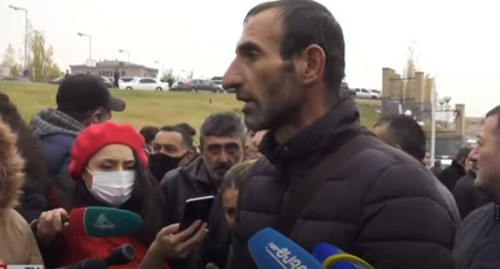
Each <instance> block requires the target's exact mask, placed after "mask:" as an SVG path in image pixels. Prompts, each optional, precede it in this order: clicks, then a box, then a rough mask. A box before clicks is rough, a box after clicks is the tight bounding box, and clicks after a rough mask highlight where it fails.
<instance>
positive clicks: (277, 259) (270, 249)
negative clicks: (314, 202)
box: [248, 228, 323, 269]
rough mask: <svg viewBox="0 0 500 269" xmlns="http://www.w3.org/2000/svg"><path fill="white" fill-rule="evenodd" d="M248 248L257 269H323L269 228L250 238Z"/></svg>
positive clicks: (298, 248)
mask: <svg viewBox="0 0 500 269" xmlns="http://www.w3.org/2000/svg"><path fill="white" fill-rule="evenodd" d="M248 248H249V251H250V254H251V256H252V258H253V260H254V261H255V264H256V265H257V267H258V268H265V269H287V268H290V269H320V268H321V269H322V268H323V266H321V264H320V263H319V262H318V261H317V260H316V259H315V258H314V257H313V256H311V255H310V254H309V253H307V251H305V250H304V249H303V248H301V247H300V246H298V245H297V244H295V243H294V242H292V240H290V239H288V238H286V237H285V236H284V235H282V234H280V233H278V232H277V231H275V230H273V229H271V228H265V229H263V230H261V231H259V232H258V233H256V234H255V235H254V236H252V237H251V238H250V240H249V241H248Z"/></svg>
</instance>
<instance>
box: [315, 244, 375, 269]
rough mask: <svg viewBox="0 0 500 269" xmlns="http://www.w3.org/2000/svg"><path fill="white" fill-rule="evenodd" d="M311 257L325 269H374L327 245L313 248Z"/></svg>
mask: <svg viewBox="0 0 500 269" xmlns="http://www.w3.org/2000/svg"><path fill="white" fill-rule="evenodd" d="M313 256H314V257H315V258H316V259H317V260H318V261H320V262H321V263H322V264H323V268H326V269H375V268H374V267H373V266H371V265H370V264H369V263H367V262H366V261H364V260H363V259H361V258H359V257H357V256H354V255H351V254H347V253H345V252H343V251H342V250H341V249H340V248H338V247H336V246H334V245H330V244H327V243H319V244H317V245H316V247H314V250H313Z"/></svg>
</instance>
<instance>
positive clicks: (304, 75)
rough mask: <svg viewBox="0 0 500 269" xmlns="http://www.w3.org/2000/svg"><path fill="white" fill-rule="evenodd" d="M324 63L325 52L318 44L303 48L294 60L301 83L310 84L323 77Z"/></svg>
mask: <svg viewBox="0 0 500 269" xmlns="http://www.w3.org/2000/svg"><path fill="white" fill-rule="evenodd" d="M325 63H326V54H325V51H324V50H323V49H322V48H321V47H320V46H319V45H316V44H313V45H310V46H309V47H307V48H306V49H304V51H303V52H302V53H301V54H300V56H299V57H298V59H297V62H296V68H297V69H298V74H299V76H300V78H301V81H302V83H304V84H311V83H314V82H316V81H317V80H318V79H321V78H323V74H324V72H325Z"/></svg>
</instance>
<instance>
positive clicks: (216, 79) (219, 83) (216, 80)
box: [210, 77, 224, 91]
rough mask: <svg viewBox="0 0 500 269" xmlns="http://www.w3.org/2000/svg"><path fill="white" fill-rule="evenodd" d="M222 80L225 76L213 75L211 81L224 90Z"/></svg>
mask: <svg viewBox="0 0 500 269" xmlns="http://www.w3.org/2000/svg"><path fill="white" fill-rule="evenodd" d="M222 80H223V77H213V78H212V79H211V80H210V81H211V82H212V83H213V84H215V86H217V87H218V88H219V89H220V90H221V91H222V90H224V87H222Z"/></svg>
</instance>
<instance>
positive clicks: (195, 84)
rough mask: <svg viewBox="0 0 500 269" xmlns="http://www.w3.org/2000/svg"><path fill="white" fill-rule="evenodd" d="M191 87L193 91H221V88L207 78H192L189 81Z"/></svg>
mask: <svg viewBox="0 0 500 269" xmlns="http://www.w3.org/2000/svg"><path fill="white" fill-rule="evenodd" d="M190 83H191V88H192V89H193V90H194V91H195V92H198V91H210V92H213V93H216V92H223V90H222V89H221V88H219V87H218V86H217V85H215V84H214V83H213V82H211V81H210V80H207V79H192V80H191V81H190Z"/></svg>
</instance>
